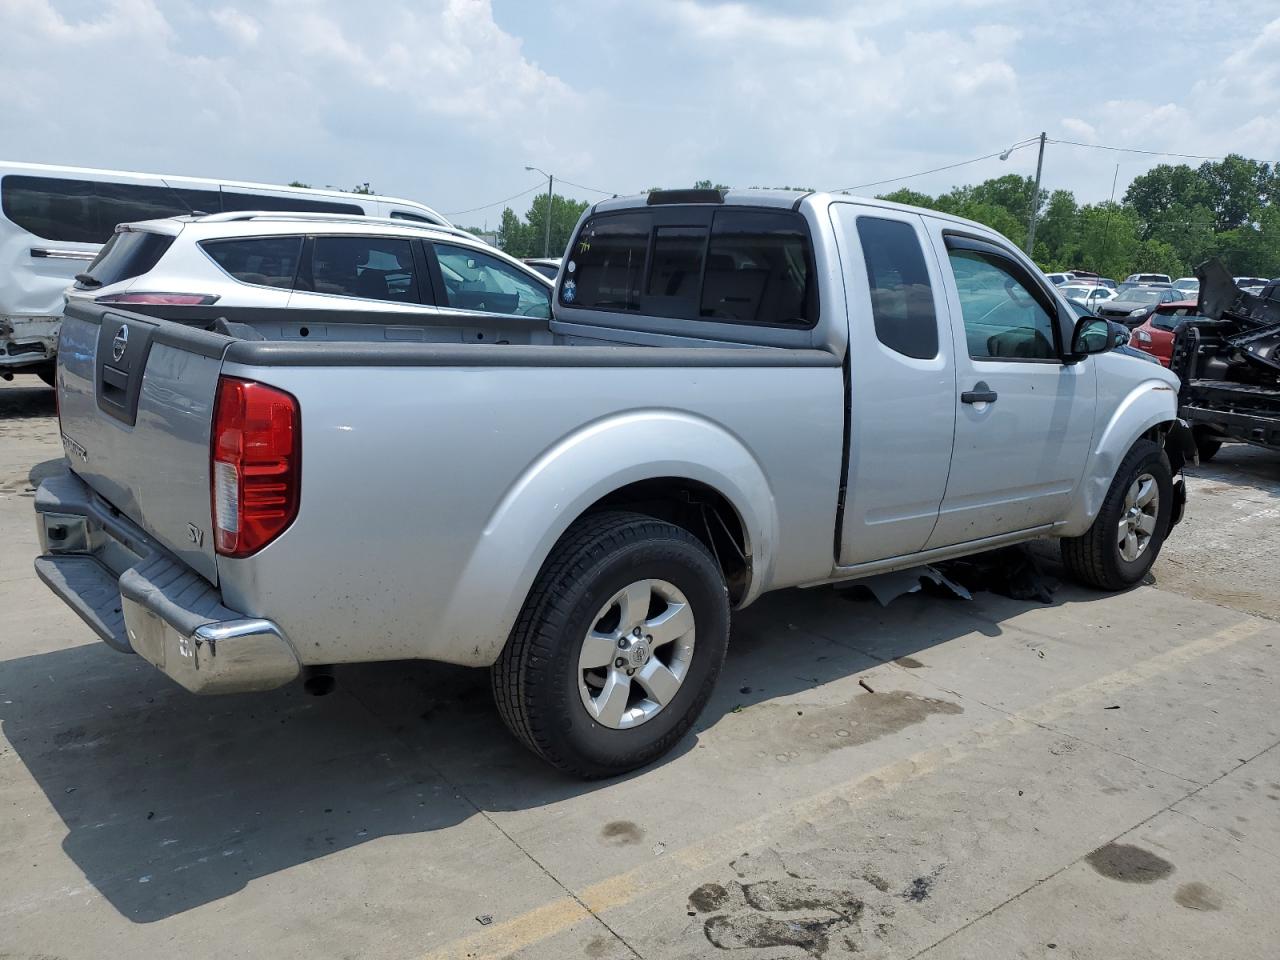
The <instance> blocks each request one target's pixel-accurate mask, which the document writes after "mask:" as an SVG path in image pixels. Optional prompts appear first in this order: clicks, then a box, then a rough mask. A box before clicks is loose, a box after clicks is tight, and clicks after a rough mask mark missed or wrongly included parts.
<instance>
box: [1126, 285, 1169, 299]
mask: <svg viewBox="0 0 1280 960" xmlns="http://www.w3.org/2000/svg"><path fill="white" fill-rule="evenodd" d="M1163 296H1164V291H1163V290H1152V289H1151V288H1150V287H1135V288H1134V289H1132V290H1127V291H1125V295H1124V299H1125V300H1127V301H1128V302H1129V303H1159V302H1160V298H1161V297H1163Z"/></svg>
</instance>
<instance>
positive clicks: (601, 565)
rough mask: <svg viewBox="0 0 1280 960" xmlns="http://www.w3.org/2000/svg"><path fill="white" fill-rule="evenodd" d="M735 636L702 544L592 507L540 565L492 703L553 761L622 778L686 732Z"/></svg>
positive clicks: (498, 672) (498, 668)
mask: <svg viewBox="0 0 1280 960" xmlns="http://www.w3.org/2000/svg"><path fill="white" fill-rule="evenodd" d="M728 636H729V601H728V591H727V590H726V588H725V583H724V578H723V576H722V575H721V572H720V568H719V566H718V565H717V564H716V562H715V559H714V558H713V557H712V556H711V554H710V552H709V551H708V550H707V548H706V547H705V546H703V544H702V543H701V541H699V540H698V539H697V538H696V537H694V536H693V535H692V534H691V533H689V532H688V531H686V530H684V529H682V528H680V527H677V526H674V525H673V524H670V523H666V522H663V521H660V520H655V519H653V518H652V517H646V516H643V515H641V514H634V513H622V512H611V513H602V514H596V515H593V516H590V517H586V518H584V519H583V520H581V521H579V522H578V523H576V524H574V526H572V527H571V528H570V529H569V531H568V532H567V533H566V534H565V535H564V537H563V538H561V541H560V542H559V543H558V544H557V545H556V547H555V549H554V550H553V551H552V553H551V556H550V557H548V559H547V562H546V564H545V565H544V566H543V569H542V572H541V573H540V574H539V576H538V579H537V581H536V582H535V583H534V586H533V589H532V590H531V591H530V593H529V597H528V599H527V600H526V601H525V605H524V608H523V610H522V611H521V613H520V619H519V621H518V622H517V623H516V627H515V629H514V630H513V631H512V633H511V637H510V638H509V639H508V641H507V645H506V647H505V648H504V649H503V651H502V654H501V656H500V657H499V658H498V661H497V663H495V664H494V667H493V692H494V698H495V699H496V700H497V703H498V710H499V712H500V713H501V715H502V718H503V720H504V721H505V722H506V724H507V726H508V727H509V728H510V729H511V731H512V732H513V733H514V734H515V735H516V736H517V737H518V738H520V740H521V741H523V742H524V744H525V745H526V746H527V747H528V748H529V749H530V750H532V751H533V752H534V753H536V754H537V755H538V756H540V757H542V758H543V759H544V760H546V761H547V762H548V763H550V764H551V765H552V766H555V767H557V768H559V769H561V770H564V771H565V772H567V773H572V774H575V775H577V776H581V777H587V778H596V777H607V776H612V775H615V774H619V773H625V772H626V771H628V770H632V769H635V768H636V767H640V766H643V765H645V764H647V763H650V762H651V761H653V760H655V759H657V758H658V757H659V756H661V755H662V754H664V753H666V752H667V751H668V750H670V749H671V747H673V746H674V745H675V744H676V742H677V741H678V740H679V739H680V738H681V737H682V736H684V734H685V733H686V732H688V730H689V728H690V727H691V726H692V725H693V722H694V721H695V720H696V719H697V717H698V714H699V713H701V712H702V709H703V707H705V706H706V703H707V700H708V699H709V698H710V696H711V691H712V688H713V687H714V686H715V682H716V679H717V678H718V677H719V675H720V667H721V664H722V663H723V661H724V654H725V648H726V646H727V644H728Z"/></svg>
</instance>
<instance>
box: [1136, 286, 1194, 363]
mask: <svg viewBox="0 0 1280 960" xmlns="http://www.w3.org/2000/svg"><path fill="white" fill-rule="evenodd" d="M1197 315H1198V314H1197V313H1196V301H1194V300H1181V301H1175V302H1174V303H1164V304H1161V305H1160V306H1159V307H1157V308H1156V309H1155V312H1153V313H1152V314H1151V316H1149V317H1148V318H1147V319H1146V321H1145V322H1144V323H1143V324H1142V325H1141V326H1140V327H1138V328H1137V329H1135V330H1134V331H1133V336H1132V338H1131V339H1130V341H1129V342H1130V343H1131V344H1133V346H1134V347H1136V348H1137V349H1139V350H1142V351H1144V352H1145V353H1149V354H1151V356H1153V357H1155V358H1156V359H1157V360H1159V361H1160V363H1162V364H1163V365H1164V366H1166V367H1167V366H1169V363H1170V361H1171V359H1172V358H1173V341H1174V338H1175V336H1176V334H1177V331H1178V327H1179V326H1181V325H1182V322H1183V321H1184V320H1186V319H1187V318H1188V317H1196V316H1197Z"/></svg>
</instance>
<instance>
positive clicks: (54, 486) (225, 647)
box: [35, 470, 299, 693]
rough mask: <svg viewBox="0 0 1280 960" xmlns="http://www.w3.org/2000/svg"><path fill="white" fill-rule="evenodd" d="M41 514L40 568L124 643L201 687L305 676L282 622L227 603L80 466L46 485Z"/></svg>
mask: <svg viewBox="0 0 1280 960" xmlns="http://www.w3.org/2000/svg"><path fill="white" fill-rule="evenodd" d="M36 518H37V529H38V532H39V535H40V550H41V556H40V557H39V558H38V559H37V560H36V562H35V567H36V573H37V574H38V575H39V577H40V579H41V580H43V581H44V582H45V583H46V584H47V585H48V586H49V588H50V589H51V590H53V592H54V593H56V594H57V595H58V596H59V597H61V598H62V599H63V601H65V602H66V604H67V605H68V606H69V607H71V609H72V610H74V611H75V612H76V613H77V614H78V615H79V616H80V618H81V619H82V620H84V622H85V623H87V624H88V625H89V626H90V627H92V628H93V630H94V632H95V633H97V634H98V636H99V637H101V638H102V639H103V640H104V641H105V642H106V643H108V644H110V645H111V646H112V647H114V648H115V649H117V650H120V651H123V652H126V653H137V654H140V655H141V656H142V657H143V658H144V659H145V660H147V661H149V662H150V663H152V664H153V665H154V666H156V667H157V668H158V669H159V670H160V671H161V672H163V673H165V674H166V675H167V676H169V677H170V678H172V679H173V680H175V681H177V682H178V683H180V684H181V685H182V686H184V687H186V688H187V689H188V690H190V691H191V692H193V693H243V692H247V691H252V690H269V689H271V688H273V687H278V686H280V685H282V684H285V683H288V682H289V681H290V680H292V679H294V677H296V676H297V675H298V672H299V664H298V658H297V656H296V655H295V654H294V652H293V647H292V645H291V644H290V643H289V641H288V639H287V638H286V637H285V636H284V634H283V633H282V632H281V630H280V628H279V627H278V626H276V624H274V623H273V622H271V621H270V620H262V619H257V618H250V617H245V616H244V615H243V614H241V613H238V612H236V611H234V610H231V609H229V608H227V607H225V606H223V604H222V597H221V595H220V594H219V593H218V590H217V588H216V587H214V586H213V585H212V584H210V583H209V582H208V581H207V580H205V579H204V578H202V577H201V576H200V575H199V574H197V573H196V572H195V571H193V570H191V569H190V568H189V567H187V566H186V565H185V564H183V563H181V562H180V561H178V560H176V559H175V558H174V557H173V556H171V555H170V554H169V553H168V552H167V551H165V550H164V549H163V548H161V547H160V546H159V545H157V544H156V543H155V542H154V541H152V540H151V539H150V538H149V537H148V536H147V535H146V534H145V533H144V532H143V531H142V530H141V529H139V528H138V527H137V526H136V525H135V524H133V523H132V522H131V521H129V520H128V519H126V518H125V517H122V516H120V515H118V514H116V513H115V512H114V511H112V510H111V508H110V507H109V506H108V505H107V504H106V503H105V502H104V501H103V500H102V499H101V498H100V497H98V496H96V495H95V494H94V493H93V492H92V491H91V490H90V489H89V488H88V486H86V484H85V483H84V481H83V480H81V479H80V478H79V477H77V476H76V475H75V474H74V473H72V472H71V471H69V470H67V471H64V472H63V473H60V474H57V475H56V476H52V477H49V478H48V479H46V480H45V481H44V482H43V483H41V484H40V489H39V490H38V491H37V492H36Z"/></svg>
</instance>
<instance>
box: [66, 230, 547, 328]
mask: <svg viewBox="0 0 1280 960" xmlns="http://www.w3.org/2000/svg"><path fill="white" fill-rule="evenodd" d="M550 291H551V282H550V281H549V280H547V279H546V278H545V277H543V276H542V275H541V274H539V273H537V272H536V271H534V270H531V269H530V268H528V267H526V266H525V265H524V264H523V263H521V262H520V261H519V260H516V259H514V258H513V257H509V256H507V255H506V254H505V253H502V252H501V251H500V250H496V249H494V248H493V247H491V246H489V245H488V244H486V243H484V242H483V241H482V240H479V239H477V238H476V237H474V236H472V235H471V234H469V233H467V232H466V231H464V230H459V229H457V228H455V227H443V226H434V225H428V224H420V223H411V222H407V221H404V220H392V219H384V218H373V217H358V216H351V215H346V214H333V213H311V214H297V213H274V212H266V211H244V212H241V213H217V214H210V215H208V216H202V217H191V216H186V217H170V218H167V219H163V220H149V221H144V222H142V223H130V224H122V225H121V226H119V227H117V228H116V233H115V235H114V236H113V237H112V238H111V240H110V241H108V242H107V244H106V245H105V246H104V247H103V248H102V252H101V253H100V254H99V255H98V257H97V259H95V260H94V262H93V263H92V264H90V265H89V266H88V268H86V270H85V271H84V272H83V273H81V274H80V275H79V276H78V277H77V279H76V283H75V284H74V286H72V287H71V288H70V289H69V290H68V291H67V294H66V296H67V300H68V302H69V303H71V302H79V301H94V302H96V303H102V304H112V305H117V306H125V307H128V308H129V309H131V310H137V311H139V312H143V313H155V312H158V313H162V314H163V315H165V316H168V317H171V318H173V319H180V320H183V321H185V322H190V323H201V322H205V321H210V320H213V319H214V318H216V317H228V316H230V315H231V314H229V313H228V311H229V310H233V309H235V310H245V309H250V308H252V309H256V310H277V311H281V312H280V313H279V315H278V316H279V317H280V318H281V319H282V320H283V319H284V318H285V317H289V318H291V319H290V320H289V323H288V325H287V331H292V332H286V329H285V328H282V330H281V332H282V334H283V335H285V336H286V337H294V336H296V337H323V336H325V335H327V334H328V333H331V332H332V329H331V328H329V327H327V326H320V325H319V323H318V321H317V319H313V316H312V315H313V314H316V313H319V314H320V318H318V319H319V320H320V321H322V322H327V323H340V322H343V323H348V324H350V323H352V322H358V320H356V319H355V318H357V317H358V315H359V314H363V313H367V314H370V315H371V317H372V318H373V319H376V320H377V321H378V322H384V323H393V322H394V323H404V324H408V325H409V326H408V327H407V328H406V329H403V330H394V331H390V332H387V333H385V334H384V333H383V332H382V331H377V333H376V335H377V336H378V337H379V338H381V337H384V336H386V337H388V338H392V339H395V338H400V339H409V340H425V339H430V337H432V336H435V335H437V334H436V332H435V331H433V330H431V329H429V328H427V327H424V326H422V325H421V324H422V323H423V322H424V320H431V319H440V318H442V317H448V316H452V315H463V316H467V315H471V314H484V315H492V316H493V319H492V321H491V322H490V323H489V324H488V325H487V326H486V325H484V324H479V323H477V325H476V328H475V329H474V330H472V331H471V332H470V335H471V336H473V337H475V338H477V339H484V338H485V337H489V338H490V339H493V340H501V339H509V338H510V337H511V336H512V335H523V332H525V331H527V330H528V328H529V326H530V325H529V323H528V322H527V318H538V319H541V320H546V319H547V318H549V317H550V315H551V294H550ZM333 311H342V316H341V317H340V318H339V317H334V316H332V313H333ZM294 315H297V316H296V320H294V319H292V318H293V317H294ZM500 316H506V317H511V318H518V322H516V323H515V324H514V325H513V324H511V323H500V322H499V321H498V319H497V318H498V317H500ZM513 327H514V329H513ZM439 335H441V336H446V337H453V338H454V339H455V341H456V337H457V335H458V333H457V331H456V330H451V331H449V332H448V333H445V334H439ZM346 336H348V337H350V338H354V339H360V334H359V332H358V331H354V330H348V331H347V332H346Z"/></svg>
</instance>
